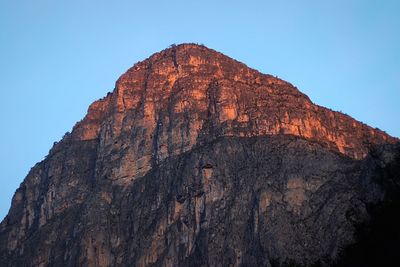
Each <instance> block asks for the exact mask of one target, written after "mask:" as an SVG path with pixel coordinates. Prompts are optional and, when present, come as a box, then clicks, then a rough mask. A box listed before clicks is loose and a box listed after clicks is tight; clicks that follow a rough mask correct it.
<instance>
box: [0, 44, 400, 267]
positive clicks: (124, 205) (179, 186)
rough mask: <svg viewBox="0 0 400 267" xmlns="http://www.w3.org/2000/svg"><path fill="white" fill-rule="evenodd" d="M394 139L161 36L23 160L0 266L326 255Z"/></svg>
mask: <svg viewBox="0 0 400 267" xmlns="http://www.w3.org/2000/svg"><path fill="white" fill-rule="evenodd" d="M396 142H397V139H395V138H393V137H390V136H388V135H387V134H385V133H384V132H382V131H380V130H377V129H373V128H371V127H369V126H367V125H364V124H362V123H360V122H358V121H356V120H354V119H352V118H350V117H349V116H347V115H344V114H342V113H339V112H334V111H331V110H329V109H326V108H323V107H320V106H317V105H315V104H313V103H312V102H311V101H310V99H309V98H308V97H307V96H305V95H304V94H302V93H301V92H300V91H298V90H297V89H296V88H295V87H293V86H292V85H291V84H289V83H287V82H285V81H283V80H280V79H278V78H275V77H273V76H270V75H265V74H261V73H259V72H257V71H256V70H252V69H250V68H248V67H247V66H245V65H244V64H242V63H240V62H237V61H235V60H233V59H231V58H229V57H227V56H224V55H223V54H221V53H218V52H216V51H214V50H211V49H208V48H206V47H204V46H199V45H194V44H184V45H179V46H173V47H171V48H169V49H166V50H164V51H161V52H160V53H156V54H154V55H153V56H151V57H150V58H148V59H146V60H144V61H142V62H139V63H137V64H136V65H134V66H133V67H132V68H131V69H129V70H128V71H127V72H126V73H125V74H123V75H122V76H121V77H120V78H119V79H118V81H117V83H116V87H115V90H114V91H113V92H112V93H109V94H108V95H107V96H106V97H105V98H103V99H101V100H98V101H96V102H94V103H93V104H92V105H91V106H90V107H89V110H88V114H87V115H86V117H85V118H84V119H83V120H82V121H80V122H79V123H77V124H76V125H75V127H74V128H73V131H72V133H70V134H67V135H66V136H65V137H64V138H63V139H62V140H61V141H60V142H59V143H57V144H55V145H54V147H53V148H52V149H51V150H50V152H49V155H48V156H47V157H46V159H45V160H43V161H42V162H40V163H38V164H36V165H35V166H34V167H33V168H32V170H31V171H30V172H29V174H28V176H27V177H26V178H25V180H24V182H23V183H22V184H21V186H20V188H19V189H18V190H17V191H16V193H15V195H14V197H13V201H12V207H11V209H10V211H9V213H8V215H7V217H6V218H5V219H4V220H3V222H2V223H1V225H0V265H1V266H285V265H288V264H300V265H301V264H302V265H311V264H321V265H332V264H334V263H335V262H337V261H338V259H339V258H340V257H342V258H344V257H345V256H346V255H348V254H345V250H344V249H343V248H345V247H346V246H348V245H350V244H354V243H355V242H356V241H357V235H356V232H357V231H356V229H358V228H357V227H358V226H359V225H361V224H363V223H367V222H368V221H370V220H371V212H370V210H369V208H368V207H370V206H371V205H375V204H377V203H381V202H382V201H384V200H385V196H386V192H387V191H388V187H390V186H388V185H387V184H388V183H382V181H381V180H382V179H383V180H385V179H389V178H387V177H386V176H385V177H384V178H382V179H377V178H376V177H378V176H379V175H380V173H381V171H382V169H385V168H386V166H392V165H393V164H395V162H397V161H398V158H396V157H397V154H398V152H399V147H398V145H396V144H395V143H396ZM370 151H379V153H375V154H374V155H373V156H371V153H370ZM396 160H397V161H396ZM396 175H398V174H397V173H396V172H395V174H393V173H392V174H391V176H390V175H389V176H390V177H392V178H393V176H396ZM379 177H381V176H379ZM392 178H390V179H392ZM348 251H351V250H348ZM343 255H345V256H343ZM346 257H348V256H346Z"/></svg>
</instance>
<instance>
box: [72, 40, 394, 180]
mask: <svg viewBox="0 0 400 267" xmlns="http://www.w3.org/2000/svg"><path fill="white" fill-rule="evenodd" d="M277 134H289V135H295V136H301V137H304V138H307V139H312V140H315V141H317V142H320V143H323V144H325V145H326V146H328V147H329V148H330V149H334V150H336V151H338V152H340V153H342V154H345V155H347V156H349V157H351V158H354V159H362V158H363V157H365V155H366V154H367V152H368V149H369V147H370V146H371V145H373V144H381V143H393V142H395V141H396V139H395V138H392V137H390V136H388V135H387V134H385V133H384V132H382V131H380V130H377V129H373V128H371V127H369V126H367V125H365V124H363V123H361V122H358V121H356V120H354V119H352V118H351V117H349V116H347V115H344V114H342V113H339V112H335V111H331V110H329V109H326V108H323V107H320V106H318V105H315V104H313V103H312V102H311V101H310V99H309V98H308V97H307V96H306V95H304V94H302V93H301V92H300V91H299V90H298V89H297V88H295V87H294V86H293V85H291V84H290V83H287V82H285V81H283V80H280V79H278V78H275V77H273V76H270V75H265V74H262V73H259V72H258V71H256V70H253V69H250V68H248V67H247V66H246V65H244V64H242V63H239V62H237V61H235V60H233V59H231V58H229V57H227V56H224V55H223V54H221V53H218V52H216V51H214V50H211V49H208V48H206V47H203V46H198V45H191V44H185V45H179V46H176V47H172V48H170V49H166V50H164V51H162V52H160V53H157V54H154V55H153V56H151V57H150V58H148V59H146V60H144V61H142V62H139V63H137V64H136V65H134V66H133V67H132V68H131V69H129V70H128V71H127V72H126V73H125V74H123V75H122V76H121V77H120V78H119V79H118V81H117V83H116V88H115V90H114V92H112V93H110V94H109V95H107V96H106V97H105V98H103V99H101V100H98V101H96V102H94V103H93V104H92V105H91V106H90V108H89V111H88V114H87V116H86V117H85V118H84V119H83V120H82V121H81V122H80V123H78V124H77V125H76V126H75V128H74V130H73V133H72V136H73V138H74V139H79V140H91V139H100V144H101V145H100V148H99V149H100V150H101V153H103V155H106V156H107V155H108V156H109V158H108V160H111V161H115V162H118V164H116V167H115V168H114V169H113V170H112V173H104V175H107V176H108V177H110V178H111V179H113V180H116V181H120V182H126V180H127V179H128V180H130V179H132V177H138V176H142V175H143V174H145V173H146V172H148V171H149V170H150V169H151V168H152V164H156V163H158V162H160V161H162V160H164V159H165V158H167V157H169V156H174V155H179V154H180V153H182V152H185V151H188V150H189V149H191V148H193V147H195V146H196V145H198V144H202V143H204V142H209V141H212V140H213V139H215V138H217V137H220V136H239V137H244V136H246V137H249V136H265V135H277ZM116 140H117V141H116ZM116 150H121V151H123V153H122V155H123V156H122V158H113V157H112V156H111V155H112V154H116V153H115V151H116ZM117 154H118V155H120V154H121V153H117Z"/></svg>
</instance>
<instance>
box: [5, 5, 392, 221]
mask: <svg viewBox="0 0 400 267" xmlns="http://www.w3.org/2000/svg"><path fill="white" fill-rule="evenodd" d="M399 14H400V1H388V0H387V1H385V0H380V1H378V0H370V1H365V0H360V1H351V0H345V1H338V0H337V1H328V0H326V1H323V0H315V1H311V0H309V1H307V0H304V1H298V0H287V1H284V0H283V1H276V0H274V1H268V0H263V1H261V0H260V1H251V0H246V1H234V0H230V1H218V0H213V1H208V0H203V1H188V0H186V1H173V0H168V1H162V0H159V1H154V0H146V1H100V0H96V1H94V0H80V1H76V0H69V1H54V0H46V1H45V0H36V1H31V0H29V1H28V0H25V1H23V0H12V1H8V0H0V83H1V84H0V94H1V95H0V96H1V100H2V103H1V105H0V116H1V117H0V118H1V131H0V145H1V150H0V167H1V171H0V219H1V218H3V217H4V216H5V214H6V213H7V211H8V209H9V206H10V202H11V197H12V195H13V194H14V192H15V190H16V189H17V187H18V186H19V184H20V183H21V182H22V180H23V179H24V177H25V175H26V174H27V173H28V171H29V169H30V168H31V167H32V166H33V165H34V164H35V163H36V162H38V161H40V160H42V159H43V158H44V156H45V155H46V154H47V153H48V150H49V149H50V148H51V146H52V144H53V142H54V141H58V140H59V139H60V138H61V137H62V135H63V134H64V133H65V132H67V131H70V130H71V128H72V126H73V125H74V124H75V122H77V121H78V120H80V119H81V118H82V117H83V116H84V114H85V113H86V110H87V107H88V106H89V104H90V103H91V102H92V101H94V100H95V99H97V98H100V97H102V96H104V95H105V94H106V93H107V92H108V91H111V90H113V88H114V82H115V81H116V79H117V78H118V76H119V75H121V74H122V73H123V72H124V71H125V70H126V69H127V68H129V67H130V66H132V65H133V64H134V63H135V62H137V61H139V60H142V59H144V58H146V57H148V56H149V55H151V54H152V53H154V52H157V51H159V50H162V49H164V48H166V47H168V46H169V45H170V44H173V43H182V42H198V43H202V44H205V45H206V46H208V47H210V48H213V49H216V50H219V51H221V52H223V53H225V54H227V55H229V56H231V57H233V58H235V59H237V60H240V61H242V62H244V63H246V64H247V65H248V66H250V67H253V68H256V69H258V70H260V71H262V72H264V73H269V74H273V75H277V76H279V77H281V78H283V79H285V80H287V81H289V82H291V83H293V84H294V85H296V86H297V87H298V88H299V89H300V90H301V91H303V92H304V93H306V94H307V95H308V96H309V97H310V98H311V99H312V100H313V101H314V102H315V103H317V104H319V105H323V106H326V107H329V108H332V109H334V110H340V111H343V112H345V113H347V114H349V115H351V116H353V117H354V118H356V119H358V120H361V121H363V122H365V123H367V124H369V125H372V126H374V127H379V128H380V129H383V130H385V131H387V132H388V133H389V134H392V135H394V136H400V124H399V118H400V105H399V100H400V15H399Z"/></svg>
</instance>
